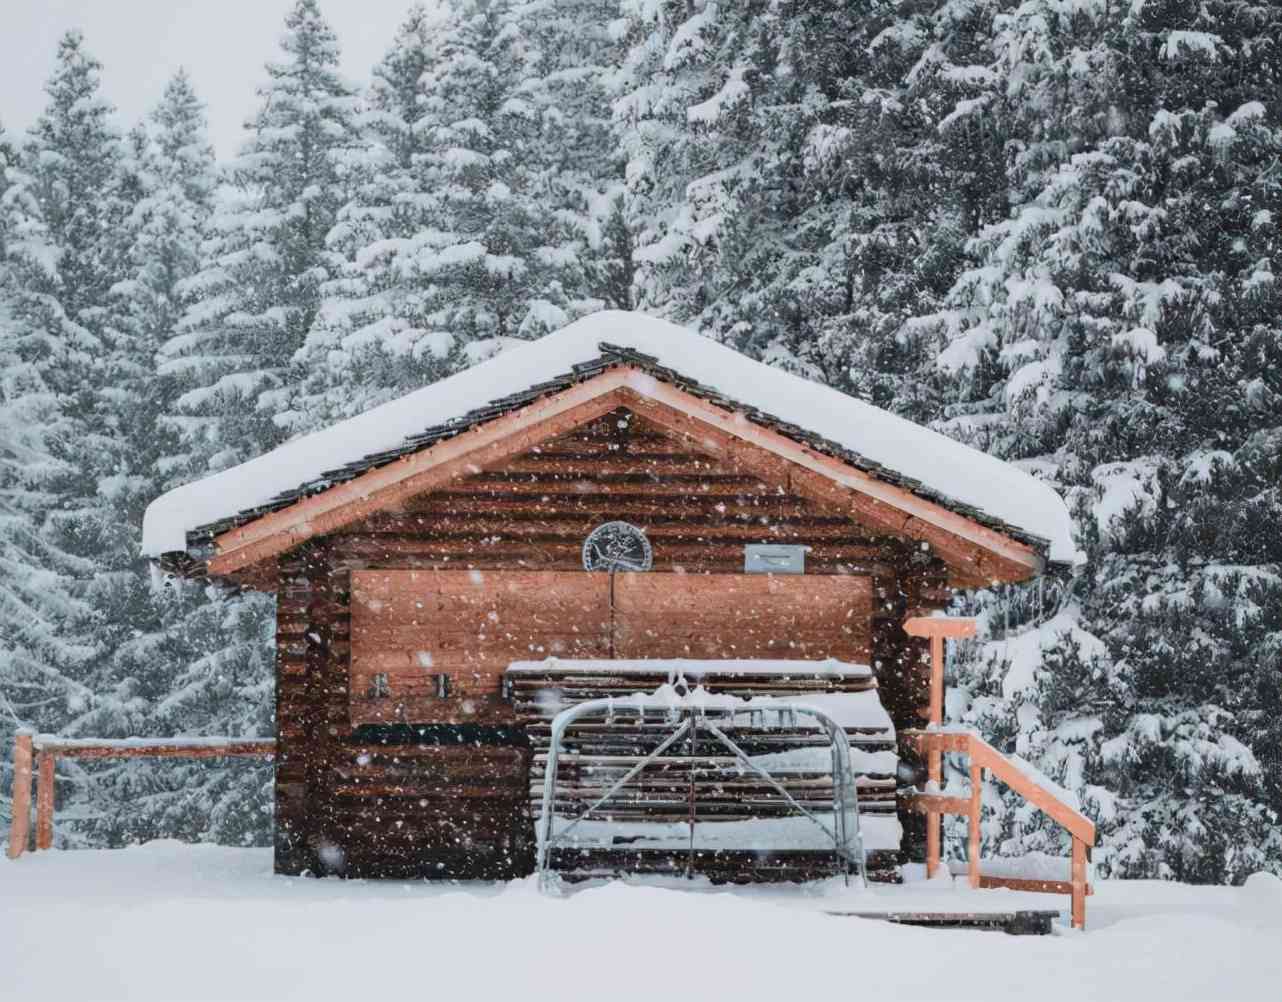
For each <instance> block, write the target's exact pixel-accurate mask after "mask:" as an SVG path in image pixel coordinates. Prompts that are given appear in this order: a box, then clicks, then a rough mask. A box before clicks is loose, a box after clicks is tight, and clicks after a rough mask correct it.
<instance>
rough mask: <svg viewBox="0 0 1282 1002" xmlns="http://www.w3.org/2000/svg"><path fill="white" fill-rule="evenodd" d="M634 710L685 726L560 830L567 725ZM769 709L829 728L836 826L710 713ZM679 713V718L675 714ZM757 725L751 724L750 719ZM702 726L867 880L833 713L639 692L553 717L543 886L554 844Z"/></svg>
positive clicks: (846, 748)
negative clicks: (559, 782)
mask: <svg viewBox="0 0 1282 1002" xmlns="http://www.w3.org/2000/svg"><path fill="white" fill-rule="evenodd" d="M627 710H634V711H635V712H636V713H637V714H638V716H639V719H640V720H641V721H644V720H645V715H646V713H647V712H658V713H660V714H663V715H664V716H665V718H667V719H668V720H669V722H671V723H674V724H675V723H677V722H678V721H679V726H677V727H676V729H675V730H673V732H672V733H671V734H669V735H668V736H667V737H666V738H664V739H663V741H661V742H660V743H659V745H658V747H656V748H655V749H654V751H652V752H650V754H649V755H647V756H646V757H645V758H643V759H642V760H641V761H640V762H638V763H637V764H636V765H634V766H633V767H632V768H631V769H629V770H628V771H627V772H626V773H624V775H623V776H622V777H621V778H620V779H618V780H616V781H615V783H614V785H613V786H611V787H610V788H609V789H608V790H607V791H606V792H605V793H604V794H603V795H602V796H600V797H598V798H597V799H596V800H595V801H594V802H593V803H592V804H591V805H590V806H589V807H587V808H586V809H585V810H583V811H582V812H581V813H580V814H579V815H578V817H576V818H574V819H573V820H572V821H571V822H570V823H569V824H568V825H566V826H565V827H564V828H563V829H561V831H559V832H557V831H554V821H555V818H554V813H553V804H554V802H555V799H556V797H555V794H556V776H557V763H558V760H559V758H560V754H561V740H562V738H564V736H565V732H566V730H568V729H569V727H570V725H571V724H573V723H574V722H575V721H576V720H578V719H579V718H581V717H584V716H587V715H588V714H592V713H600V712H603V711H604V712H605V714H606V715H607V718H609V717H613V716H614V714H615V713H617V712H619V711H627ZM763 714H779V715H785V716H786V715H794V716H795V715H801V716H806V717H811V718H813V719H814V720H815V721H816V722H817V723H818V724H819V725H820V727H821V728H822V729H823V730H824V731H825V732H826V733H827V735H828V741H829V743H830V745H831V746H832V778H833V828H832V829H829V828H828V827H827V826H826V825H825V824H824V823H823V822H822V821H820V820H819V818H818V817H816V816H815V814H813V813H812V812H811V811H808V810H806V809H805V808H804V807H802V806H801V805H800V804H799V803H797V801H796V800H795V799H794V798H793V796H792V794H790V793H789V792H788V791H787V790H786V789H784V787H783V786H782V785H781V784H780V783H779V782H778V781H777V780H776V779H775V778H774V777H773V776H771V775H770V773H769V772H768V771H767V770H766V769H764V768H762V767H761V766H759V765H757V764H756V763H755V762H753V761H752V760H751V759H750V758H749V757H748V755H747V753H746V752H744V751H743V749H742V748H740V747H739V746H738V745H737V744H735V742H734V741H733V740H731V738H730V737H729V736H727V735H726V733H725V732H724V731H722V730H721V728H719V727H718V726H717V725H716V724H715V723H713V722H712V720H711V719H710V717H711V716H713V715H715V716H716V719H718V720H720V721H721V722H722V723H725V721H726V720H727V719H729V720H730V721H731V722H732V723H733V720H734V718H735V717H740V716H748V717H757V718H759V719H760V717H761V715H763ZM674 715H675V719H674ZM750 726H751V725H750ZM700 727H703V728H706V729H707V731H708V733H710V734H711V735H712V736H713V737H714V738H716V740H717V741H718V742H719V743H720V744H721V745H722V746H724V747H725V748H726V749H728V750H729V751H730V752H731V754H733V755H734V757H735V758H736V759H737V760H738V761H739V763H740V764H741V765H744V766H746V767H747V768H749V769H750V770H752V771H753V772H755V773H756V774H757V775H758V776H760V777H761V778H762V779H764V780H765V781H766V782H767V783H769V784H770V785H771V786H772V787H774V788H775V790H777V791H778V792H779V793H780V794H782V795H783V797H784V799H785V800H786V801H787V802H788V803H789V804H791V805H792V807H793V808H794V809H796V810H797V811H798V812H799V813H801V814H802V815H804V816H805V817H806V818H808V819H809V820H810V821H811V822H813V823H814V824H815V825H816V826H818V828H819V829H820V830H821V831H822V832H823V833H824V834H825V835H827V836H828V837H829V838H831V839H832V843H833V852H834V853H835V854H836V855H837V857H838V858H839V859H842V860H844V861H845V864H846V867H845V871H846V872H845V879H846V884H847V886H849V884H850V869H851V866H852V865H853V866H854V869H855V872H856V874H857V876H858V878H859V884H860V886H863V885H864V884H865V883H866V880H865V876H866V861H865V856H864V840H863V833H862V832H861V831H860V828H859V791H858V790H857V788H856V787H855V777H854V773H853V771H852V769H851V765H850V739H849V737H848V736H847V735H846V732H845V730H844V729H843V728H842V727H841V726H840V725H839V724H838V723H837V722H836V721H835V720H833V719H832V718H831V717H830V716H828V715H827V714H826V713H824V712H822V711H821V710H817V709H815V708H814V707H812V706H806V705H805V704H804V703H792V702H787V701H783V702H778V703H775V702H772V703H771V705H770V706H768V707H765V706H760V705H758V706H747V705H745V706H743V707H741V708H740V707H728V706H716V705H699V704H696V703H693V702H690V701H689V700H688V699H687V698H686V697H681V698H680V699H679V700H677V701H675V702H674V701H673V700H672V699H671V698H668V699H659V698H657V697H652V696H646V695H644V694H637V695H635V696H631V697H628V698H627V699H624V700H619V699H615V698H613V697H607V698H604V699H590V700H587V701H585V702H582V703H576V704H575V705H574V706H570V707H567V708H566V709H564V710H562V711H561V712H560V713H558V714H557V715H556V716H555V717H554V718H553V720H552V735H551V742H550V744H549V747H548V762H547V769H546V771H545V773H544V776H543V803H542V809H543V815H542V817H541V818H540V824H541V825H542V828H543V837H542V838H541V839H540V840H539V854H538V872H539V886H540V887H543V888H546V887H548V886H549V884H550V882H551V880H552V876H553V874H552V870H551V862H550V861H551V850H552V847H553V846H554V845H555V844H556V843H557V842H560V841H561V840H563V839H564V838H565V837H566V836H567V835H568V834H569V833H570V832H571V831H573V830H574V828H575V827H576V826H577V825H578V824H579V822H581V821H583V820H584V819H585V818H586V817H587V816H588V815H589V814H591V813H592V812H593V811H595V810H596V809H597V808H598V807H600V806H601V805H602V804H604V803H606V801H608V800H609V799H610V798H611V797H613V796H614V795H615V794H616V793H618V792H619V790H621V789H622V788H623V787H624V786H626V785H627V784H628V783H629V782H630V781H631V780H632V779H633V778H635V777H636V776H637V775H639V774H640V773H641V771H642V770H644V769H645V767H646V766H647V765H649V764H650V763H651V762H653V761H654V760H655V759H657V758H658V757H659V756H660V755H662V754H663V753H664V752H665V751H667V750H668V749H669V748H671V747H672V746H673V745H674V744H676V743H677V742H678V741H680V740H681V738H683V737H685V736H686V735H687V734H694V733H697V731H698V729H699V728H700ZM852 818H853V822H852V820H851V819H852ZM690 851H691V853H692V854H693V851H694V824H693V822H691V823H690Z"/></svg>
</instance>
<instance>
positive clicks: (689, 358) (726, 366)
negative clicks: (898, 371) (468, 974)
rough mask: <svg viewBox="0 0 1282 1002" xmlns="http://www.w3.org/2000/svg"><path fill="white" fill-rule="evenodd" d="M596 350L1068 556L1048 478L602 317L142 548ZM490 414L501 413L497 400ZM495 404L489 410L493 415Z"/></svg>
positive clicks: (180, 508)
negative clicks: (678, 380) (623, 356)
mask: <svg viewBox="0 0 1282 1002" xmlns="http://www.w3.org/2000/svg"><path fill="white" fill-rule="evenodd" d="M603 345H606V346H609V345H613V346H618V347H621V348H624V349H631V350H633V351H635V352H639V353H643V354H645V355H648V356H651V357H652V358H653V359H654V360H655V364H656V365H657V366H659V367H662V368H665V369H671V370H673V371H674V372H676V373H679V374H680V375H681V376H682V377H684V378H686V379H688V380H691V381H694V382H697V383H699V384H701V385H702V387H704V388H706V389H710V390H713V391H715V392H717V393H718V394H720V395H722V396H724V397H725V398H727V399H728V400H733V401H734V402H736V403H737V404H740V405H743V406H745V407H749V408H752V409H754V410H756V411H759V412H763V413H765V414H768V415H770V416H771V418H772V419H774V421H776V422H777V423H781V424H788V425H794V426H796V427H798V428H800V429H804V430H805V431H806V432H809V433H810V434H812V435H814V436H818V437H820V438H822V439H826V440H828V441H829V442H832V443H835V444H836V445H837V446H839V447H840V448H841V449H843V450H846V451H848V452H850V453H855V454H857V455H858V456H859V457H861V458H862V459H864V460H867V461H868V463H869V464H871V465H872V466H875V467H880V468H881V471H884V472H885V473H887V474H890V475H892V476H895V477H898V478H899V479H900V480H903V481H909V482H911V481H916V482H917V483H918V484H920V485H921V486H922V487H924V488H926V489H927V490H928V491H929V492H930V493H932V494H934V495H937V496H942V497H944V498H946V499H949V500H950V501H952V502H954V503H955V504H957V505H958V506H961V507H964V508H970V509H975V510H977V511H978V512H979V513H982V515H984V516H988V517H989V518H990V519H995V520H998V521H1000V522H1002V523H1005V524H1007V525H1009V526H1011V527H1013V528H1014V529H1016V530H1018V531H1020V532H1022V533H1025V534H1027V535H1030V536H1035V537H1038V538H1040V539H1044V540H1046V541H1047V543H1048V544H1049V552H1048V556H1049V558H1050V559H1051V560H1052V561H1059V562H1072V561H1074V559H1075V557H1076V548H1075V547H1074V545H1073V538H1072V531H1071V520H1070V517H1069V513H1068V509H1067V507H1066V506H1065V504H1064V502H1063V500H1062V499H1061V498H1060V496H1059V495H1058V494H1057V493H1056V492H1055V490H1054V489H1053V488H1051V487H1050V486H1049V485H1048V484H1045V483H1043V482H1041V481H1039V480H1037V479H1036V478H1034V477H1033V476H1031V475H1030V474H1028V473H1025V472H1024V471H1023V470H1020V469H1018V468H1017V467H1015V466H1012V465H1010V464H1009V463H1005V462H1003V461H1001V460H999V459H996V458H994V457H992V456H989V455H986V454H985V453H982V452H979V451H977V450H975V449H972V448H970V447H969V446H966V445H962V444H961V443H959V442H956V441H954V440H952V439H950V438H947V437H946V436H944V435H941V434H939V433H938V432H935V431H932V430H931V429H929V428H925V427H922V426H921V425H917V424H914V423H913V422H911V421H907V420H905V419H903V418H900V417H897V416H895V415H893V414H890V413H888V412H887V411H883V410H881V409H880V408H877V407H874V406H872V405H871V404H867V403H864V402H863V401H861V400H857V399H855V398H854V397H851V396H848V395H846V394H844V393H841V392H839V391H837V390H835V389H832V388H831V387H827V386H823V385H821V384H819V383H815V382H812V381H810V380H807V379H804V378H802V377H800V376H796V375H793V374H791V373H788V372H785V371H783V370H781V369H776V368H773V367H771V366H768V365H765V364H763V363H761V362H757V361H754V360H753V359H750V358H748V357H747V356H745V355H741V354H739V353H738V352H736V351H734V350H733V349H731V348H727V347H726V346H724V345H721V344H718V343H717V342H715V341H713V340H711V339H709V338H706V337H702V336H700V335H698V334H696V333H695V332H693V331H690V330H688V329H686V328H683V327H679V326H677V325H675V324H672V323H669V322H667V321H665V320H660V319H657V318H654V317H648V316H645V315H644V314H640V313H629V312H624V311H615V310H609V311H603V312H600V313H594V314H592V315H591V316H588V317H584V318H583V319H581V320H577V321H575V322H574V323H572V324H570V325H569V326H567V327H564V328H562V329H561V330H560V331H557V332H556V333H553V334H549V335H547V336H546V337H544V338H541V339H539V340H538V341H533V342H531V343H529V344H525V345H520V346H519V347H515V348H512V349H509V350H507V351H504V352H503V353H501V354H499V355H497V356H495V357H493V358H491V359H489V360H487V361H485V362H481V363H480V364H478V365H475V366H473V367H472V368H470V369H466V370H464V371H463V372H460V373H458V374H457V375H454V376H451V377H449V378H448V379H443V380H441V381H440V382H437V383H433V384H431V385H429V386H425V387H423V388H422V389H420V390H416V391H414V392H413V393H409V394H407V395H405V396H403V397H400V398H398V399H396V400H392V401H389V402H388V403H386V404H383V405H382V406H380V407H375V408H373V409H372V410H369V411H366V412H365V413H364V414H359V415H357V416H356V417H352V418H348V419H347V420H345V421H341V422H339V423H337V424H334V425H331V426H330V427H328V428H325V429H324V430H322V431H318V432H315V433H313V434H311V435H305V436H302V437H300V438H296V439H294V440H293V441H290V442H287V443H285V444H284V445H282V446H280V447H278V448H276V449H273V450H272V451H271V452H268V453H266V454H264V455H262V456H259V457H258V458H256V459H252V460H250V461H249V462H246V463H242V464H240V465H239V466H235V467H232V468H231V469H228V470H224V471H222V472H220V473H216V474H214V475H213V476H210V477H206V478H204V479H203V480H198V481H195V482H193V483H190V484H185V485H183V486H182V487H178V488H175V489H174V490H171V491H169V492H168V493H166V494H164V495H162V496H161V497H159V498H157V499H156V500H155V501H153V502H152V503H151V505H150V506H149V507H148V508H147V512H146V515H145V516H144V518H143V544H142V549H143V553H144V554H145V555H147V556H152V557H157V556H160V555H161V554H164V553H169V552H174V551H183V550H185V549H186V548H187V534H188V532H190V531H192V530H196V529H200V528H202V527H207V526H209V525H211V524H213V523H218V522H222V521H225V520H228V519H232V518H234V517H235V516H237V515H238V514H240V513H243V512H246V511H250V510H254V509H259V508H266V507H270V506H272V505H274V504H281V503H287V502H282V500H281V495H290V494H291V493H292V494H294V495H296V494H297V490H298V488H299V485H301V484H308V483H313V482H315V481H317V480H318V479H323V478H324V477H325V476H327V471H333V470H335V469H338V468H341V467H343V466H345V465H348V464H353V463H356V462H358V461H359V460H361V459H363V458H364V457H368V456H371V455H374V454H379V453H386V452H389V451H394V450H397V449H403V448H404V445H405V440H406V439H410V438H414V437H415V436H421V435H422V434H423V433H424V431H425V430H427V429H431V428H436V427H438V426H441V425H449V424H450V423H452V422H455V423H457V422H459V421H461V419H463V418H465V417H467V416H468V415H472V414H474V413H475V412H476V411H477V410H478V408H482V407H484V406H485V405H486V404H488V403H490V402H492V401H495V402H501V401H503V400H504V398H508V397H516V396H521V395H528V391H529V390H530V388H531V387H533V386H538V385H541V384H544V383H550V382H556V381H561V380H564V378H565V376H566V374H567V373H572V372H574V371H575V369H576V367H583V366H589V365H590V364H591V363H593V362H594V361H596V360H598V359H600V358H601V356H602V354H603V352H604V349H603ZM500 409H501V408H500ZM496 412H497V411H496Z"/></svg>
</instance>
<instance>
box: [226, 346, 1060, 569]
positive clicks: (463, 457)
mask: <svg viewBox="0 0 1282 1002" xmlns="http://www.w3.org/2000/svg"><path fill="white" fill-rule="evenodd" d="M620 406H626V407H628V408H629V409H631V410H633V411H635V412H636V413H637V414H639V415H640V416H642V417H643V418H645V419H648V420H650V421H652V422H653V423H654V424H656V425H658V426H659V427H661V428H664V429H665V430H668V431H671V432H674V433H677V434H680V435H682V436H683V437H686V438H688V439H690V440H691V441H692V442H693V443H695V444H697V445H698V446H699V447H700V448H701V449H702V450H703V451H706V452H709V453H711V454H713V455H716V456H722V457H726V458H729V459H731V460H733V461H734V462H736V463H738V464H740V465H741V466H742V467H743V468H744V469H746V470H750V471H752V472H754V473H757V474H758V475H760V476H762V477H763V478H765V479H769V480H775V481H779V480H782V481H784V482H786V483H788V484H789V486H790V487H791V488H792V489H794V490H795V491H796V492H797V493H798V494H802V495H806V496H810V497H813V498H815V499H816V500H820V501H823V502H824V503H827V504H833V505H835V506H837V507H839V508H840V509H841V510H842V511H843V512H846V513H848V514H850V515H851V516H852V517H854V518H856V519H857V520H859V521H860V522H863V523H864V524H866V525H869V526H871V527H873V528H874V529H876V530H878V531H880V532H884V533H886V534H890V535H896V536H903V537H908V538H911V539H915V540H919V541H921V542H922V543H925V544H928V545H929V546H930V548H931V549H932V550H933V551H934V552H935V553H936V554H937V555H938V556H940V557H941V558H942V559H943V560H944V561H945V562H946V563H948V564H949V565H950V567H953V568H955V569H957V573H956V575H955V576H956V578H957V580H958V581H965V582H978V581H992V580H996V581H1015V580H1023V579H1025V578H1028V577H1031V576H1033V575H1035V574H1037V573H1040V571H1041V570H1042V568H1043V565H1044V561H1043V558H1042V556H1041V555H1040V554H1039V553H1038V552H1037V550H1036V549H1035V548H1034V547H1032V546H1030V545H1028V544H1027V543H1024V542H1021V541H1019V540H1016V539H1013V538H1011V537H1009V536H1006V535H1004V534H1002V533H1000V532H997V531H995V530H993V529H989V528H987V527H986V526H983V525H980V524H979V523H977V522H975V521H973V520H972V519H969V518H967V517H965V516H964V515H959V514H957V513H956V512H953V511H950V510H948V509H947V508H945V507H944V506H942V505H940V504H937V503H935V502H933V501H930V500H927V499H925V498H921V497H918V496H917V495H914V494H913V493H911V492H910V491H908V490H906V489H904V488H902V487H898V486H896V485H894V484H890V483H887V482H885V481H882V480H879V479H877V478H876V477H875V476H873V475H872V474H869V473H866V472H864V471H862V470H858V469H856V468H855V467H853V466H850V465H849V464H847V463H845V462H842V461H841V460H839V459H836V458H834V457H832V456H828V455H825V454H823V453H820V452H818V451H816V450H814V449H812V448H810V447H808V446H805V445H802V444H800V443H798V442H796V441H794V440H792V439H790V438H788V437H787V436H785V435H783V434H781V433H779V432H777V431H774V430H773V429H770V428H766V427H763V426H761V425H759V424H756V423H754V422H752V421H750V420H748V419H747V418H746V417H745V416H744V415H743V414H742V413H739V412H737V411H734V410H730V409H728V408H725V407H720V406H718V405H716V404H713V403H711V402H709V401H707V400H704V399H702V398H700V397H697V396H695V395H694V394H692V393H689V392H687V391H685V390H683V389H681V388H680V387H677V386H673V385H671V384H667V383H664V382H662V381H660V380H657V379H655V378H654V377H653V376H651V375H650V374H648V373H646V372H644V371H642V370H640V369H638V368H635V367H632V366H627V365H621V366H618V367H615V368H611V369H609V370H607V371H606V372H603V373H601V374H600V375H597V376H594V377H592V378H591V379H587V380H585V381H584V382H582V383H578V384H576V385H574V386H571V387H569V388H568V389H565V390H562V391H560V392H558V393H554V394H551V395H549V396H547V397H545V398H543V399H541V400H537V401H535V402H533V403H531V404H527V405H526V406H524V407H521V408H520V409H518V410H514V411H510V412H508V413H507V414H504V415H501V416H500V417H497V418H495V419H493V420H491V421H487V422H485V423H484V424H481V425H477V426H475V427H473V428H470V429H468V430H466V431H463V432H460V433H459V434H458V435H456V436H454V437H453V438H449V439H445V440H442V441H440V442H437V443H436V444H434V445H432V446H429V447H427V448H424V449H423V450H421V451H419V452H415V453H412V454H410V455H407V456H404V457H402V458H400V459H398V460H396V461H394V462H392V463H389V464H388V465H386V466H382V467H379V468H377V469H373V470H369V471H368V472H366V473H363V474H361V475H360V476H358V477H356V478H355V479H353V480H350V481H347V482H345V483H342V484H338V485H336V486H334V487H332V488H330V489H329V490H326V491H323V492H321V493H319V494H316V495H313V496H312V497H309V498H305V499H304V500H302V501H298V502H296V503H295V504H292V505H290V506H289V507H287V508H282V509H280V510H278V511H274V512H271V513H269V514H266V515H263V516H261V517H260V518H257V519H255V520H254V521H252V522H249V523H247V524H245V525H243V526H240V527H238V528H235V529H231V530H229V531H227V532H224V533H223V534H222V535H220V536H218V537H217V538H216V539H215V540H214V546H215V555H214V556H213V557H212V558H211V559H210V560H209V565H208V567H209V572H210V573H211V574H213V575H217V576H237V577H240V578H242V579H244V578H246V576H247V572H250V571H251V569H253V568H256V567H257V566H261V565H262V563H263V562H264V561H267V560H270V559H271V558H272V557H275V556H276V555H278V554H280V553H283V552H285V551H287V550H290V549H293V548H294V547H296V546H298V545H300V544H301V543H304V542H306V541H307V540H309V539H312V538H316V537H319V536H324V535H327V534H329V533H332V532H334V531H335V530H337V529H340V528H342V527H343V526H346V525H350V524H351V523H353V522H355V521H357V520H359V519H361V518H364V517H365V516H367V515H369V514H370V513H372V512H374V511H377V510H380V509H384V508H388V507H392V506H394V505H396V504H398V503H401V502H403V501H404V500H406V499H408V498H410V497H412V496H414V495H417V494H421V493H424V492H426V491H429V490H433V489H436V488H440V487H442V486H443V485H445V484H447V483H449V482H451V481H453V480H455V479H457V478H460V477H463V476H466V475H468V474H471V473H477V472H480V471H482V470H486V469H492V468H494V467H495V466H497V465H499V464H501V463H502V462H503V461H504V460H506V459H508V458H509V457H511V456H514V455H517V454H520V453H523V452H525V451H527V450H529V449H532V448H534V447H536V446H540V445H543V444H544V443H546V442H549V441H551V440H552V439H555V438H557V437H558V436H560V435H563V434H565V433H566V432H568V431H570V430H572V429H574V428H576V427H579V426H582V425H584V424H587V423H589V422H590V421H593V420H595V419H596V418H599V417H601V416H602V415H604V414H607V413H609V412H610V411H612V410H614V409H615V408H617V407H620Z"/></svg>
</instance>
